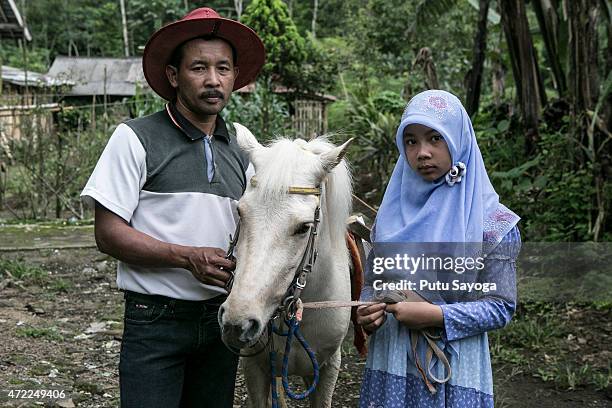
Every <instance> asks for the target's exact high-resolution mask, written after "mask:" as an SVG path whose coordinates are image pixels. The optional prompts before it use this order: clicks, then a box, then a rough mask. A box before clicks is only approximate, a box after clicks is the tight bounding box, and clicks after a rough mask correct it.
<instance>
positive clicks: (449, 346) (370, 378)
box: [359, 226, 521, 408]
mask: <svg viewBox="0 0 612 408" xmlns="http://www.w3.org/2000/svg"><path fill="white" fill-rule="evenodd" d="M486 239H487V237H485V240H486ZM520 247H521V238H520V234H519V230H518V228H517V227H516V226H514V227H513V228H512V229H511V230H510V232H508V233H507V234H506V235H505V236H504V238H503V239H502V241H501V242H500V244H499V245H497V246H496V247H495V249H493V251H492V252H490V253H489V255H488V256H487V258H486V262H485V269H484V271H485V272H484V274H483V276H482V281H483V282H487V281H488V278H487V276H489V277H491V278H492V277H493V276H495V278H492V280H494V281H495V282H497V283H498V285H499V286H501V288H500V289H499V290H498V291H496V292H495V293H496V295H495V296H488V297H486V296H485V297H483V298H480V299H478V300H476V301H470V302H459V303H450V304H441V305H440V306H441V308H442V311H443V314H444V329H443V330H441V335H442V339H441V340H439V341H437V344H438V346H439V347H440V349H442V350H444V353H445V355H446V356H447V358H448V360H449V363H450V366H451V369H452V375H451V377H450V380H449V381H448V382H446V383H444V384H436V383H433V384H434V385H435V387H436V393H435V394H431V393H430V392H429V390H428V389H427V387H426V385H425V383H424V381H423V379H422V377H421V376H420V374H419V373H418V371H417V369H416V365H415V362H414V356H413V353H412V349H411V337H410V336H411V332H410V330H409V329H408V328H407V327H406V326H404V325H402V324H401V323H399V322H398V321H397V320H396V319H395V318H394V317H393V315H392V314H387V320H386V322H385V323H384V324H383V326H382V327H380V328H379V329H378V330H377V331H376V332H375V333H374V334H373V335H372V336H370V340H369V346H368V348H369V350H368V358H367V362H366V369H365V373H364V378H363V383H362V386H361V398H360V401H359V407H360V408H407V407H410V408H451V407H454V408H485V407H486V408H493V378H492V373H491V359H490V354H489V344H488V337H487V332H488V331H490V330H495V329H499V328H501V327H504V326H505V325H506V324H508V322H509V321H510V319H511V318H512V315H513V313H514V310H515V307H516V273H515V261H516V258H517V256H518V254H519V251H520ZM367 283H368V282H366V285H367ZM372 295H373V291H372V288H371V286H370V287H368V286H366V287H365V288H364V291H363V293H362V296H361V297H362V299H370V298H371V297H372ZM426 350H427V346H426V343H425V341H424V340H423V339H422V338H421V339H420V341H419V343H418V347H417V353H418V355H419V361H420V362H421V365H423V364H424V362H425V361H426V360H425V353H426ZM430 370H431V373H432V374H434V375H435V376H436V377H437V378H444V377H445V376H446V373H445V370H444V366H443V365H442V363H441V362H440V361H438V360H437V359H436V358H435V357H434V358H433V359H432V360H431V363H430Z"/></svg>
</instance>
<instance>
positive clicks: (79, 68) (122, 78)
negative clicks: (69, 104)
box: [46, 56, 150, 102]
mask: <svg viewBox="0 0 612 408" xmlns="http://www.w3.org/2000/svg"><path fill="white" fill-rule="evenodd" d="M46 76H47V77H49V78H53V79H54V80H55V81H69V82H70V83H72V86H70V87H69V88H67V89H66V90H64V92H63V95H64V96H65V97H68V99H79V98H82V99H87V100H91V99H92V97H93V98H95V97H101V98H103V97H106V98H107V101H109V102H112V101H116V100H120V99H123V98H125V97H131V96H134V95H136V93H137V92H143V91H144V92H150V88H149V87H148V85H147V82H146V81H145V78H144V73H143V72H142V58H140V57H133V58H104V57H65V56H58V57H57V58H55V60H54V61H53V64H51V67H50V68H49V72H47V75H46ZM139 88H140V89H141V91H139V90H138V89H139Z"/></svg>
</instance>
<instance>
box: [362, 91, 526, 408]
mask: <svg viewBox="0 0 612 408" xmlns="http://www.w3.org/2000/svg"><path fill="white" fill-rule="evenodd" d="M396 144H397V148H398V150H399V152H400V157H399V159H398V161H397V164H396V166H395V169H394V170H393V174H392V176H391V180H390V181H389V184H388V186H387V190H386V192H385V195H384V197H383V201H382V204H381V206H380V210H379V212H378V216H377V218H376V223H375V227H374V230H373V232H372V235H373V242H374V244H375V246H374V252H376V248H377V245H378V247H379V248H380V247H383V248H385V245H387V247H386V248H387V249H388V248H389V245H391V244H392V243H393V244H395V245H396V246H397V245H398V243H403V245H409V244H413V245H414V244H416V245H421V243H436V244H437V245H441V244H440V243H455V246H452V245H451V246H452V249H451V252H453V253H454V254H455V255H456V254H457V253H462V254H470V255H473V254H481V255H482V256H481V258H480V260H481V261H482V262H483V265H484V268H483V269H482V270H481V271H480V272H479V274H478V276H477V277H474V276H475V275H469V274H461V275H460V274H459V273H458V272H457V269H454V270H453V271H451V272H450V273H447V274H446V276H443V275H437V279H438V280H440V277H441V276H442V283H445V282H446V283H448V282H450V281H451V280H454V279H455V277H461V278H463V279H464V281H469V282H472V283H473V282H478V283H480V284H484V283H487V284H488V285H487V287H493V289H494V290H490V291H487V290H481V292H479V293H476V294H475V292H473V291H467V290H463V291H462V290H449V288H448V286H447V287H444V286H442V289H440V288H436V289H432V288H431V287H429V290H418V289H419V286H418V285H417V286H416V290H414V291H404V292H402V293H401V295H402V299H399V300H408V299H407V298H406V297H408V298H409V299H410V300H411V301H400V302H398V303H390V302H389V300H391V301H397V300H398V299H393V296H392V297H391V299H389V297H388V296H387V298H386V299H385V300H384V301H386V302H387V303H379V304H375V305H371V306H362V307H360V308H359V309H358V311H357V314H358V323H359V324H361V325H362V326H363V327H364V328H365V330H366V331H368V332H370V333H372V335H371V337H370V343H369V349H370V350H369V354H368V359H367V363H366V369H365V373H364V380H363V384H362V388H361V399H360V407H362V408H394V407H402V408H404V407H411V408H412V407H418V408H434V407H435V408H443V407H458V408H463V407H466V408H467V407H469V408H480V407H491V408H492V407H493V381H492V374H491V362H490V355H489V345H488V339H487V331H489V330H494V329H498V328H501V327H503V326H505V325H506V324H507V323H508V322H509V321H510V319H511V317H512V315H513V313H514V309H515V304H516V303H515V299H516V279H515V260H516V257H517V255H518V252H519V250H520V245H521V241H520V235H519V231H518V228H517V226H516V224H517V223H518V221H519V217H518V216H517V215H516V214H514V213H513V212H512V211H510V210H509V209H508V208H506V207H505V206H504V205H502V204H501V203H500V202H499V197H498V195H497V194H496V193H495V190H494V189H493V186H492V185H491V182H490V181H489V177H488V176H487V172H486V170H485V166H484V162H483V159H482V155H481V153H480V150H479V148H478V144H477V143H476V137H475V135H474V129H473V128H472V123H471V121H470V118H469V116H468V114H467V112H466V111H465V109H464V108H463V106H462V105H461V102H460V101H459V99H458V98H457V97H455V96H454V95H452V94H450V93H448V92H445V91H439V90H430V91H425V92H422V93H420V94H418V95H416V96H415V97H414V98H413V99H412V100H411V101H410V103H409V104H408V106H407V107H406V110H405V111H404V114H403V115H402V119H401V123H400V125H399V128H398V130H397V134H396ZM456 243H461V244H462V245H463V246H462V247H459V248H457V246H456ZM423 245H424V244H423ZM395 252H397V251H395ZM419 255H420V254H419ZM476 262H478V261H476ZM370 264H371V263H370ZM456 265H459V263H457V264H456ZM426 272H427V271H426ZM455 272H457V273H455ZM438 273H439V272H438ZM384 274H387V275H390V276H387V277H386V279H387V280H399V278H400V277H402V276H401V275H402V274H403V277H404V278H407V279H409V278H411V277H412V276H409V274H408V273H407V271H406V269H405V268H404V269H399V268H396V269H395V270H393V271H385V272H384ZM384 274H382V275H381V274H380V271H377V272H376V273H373V272H372V268H371V267H369V268H368V270H367V271H366V286H365V287H364V290H363V291H362V299H364V300H371V299H377V297H376V293H375V291H374V289H373V287H372V285H373V283H374V281H375V280H376V279H380V278H381V277H382V276H383V275H384ZM413 276H414V275H413ZM421 276H423V275H421ZM468 276H471V277H469V278H468ZM444 279H446V281H445V280H444ZM470 279H471V280H470ZM462 282H463V281H462ZM483 287H484V285H481V286H480V288H481V289H482V288H483ZM462 288H463V289H465V286H462ZM411 289H413V288H411ZM477 289H478V286H477ZM415 292H416V293H418V295H417V294H415ZM476 292H477V291H476ZM379 295H380V294H379ZM396 295H397V293H396ZM395 297H397V296H395ZM415 298H416V300H417V301H415ZM378 299H381V298H380V296H379V297H378Z"/></svg>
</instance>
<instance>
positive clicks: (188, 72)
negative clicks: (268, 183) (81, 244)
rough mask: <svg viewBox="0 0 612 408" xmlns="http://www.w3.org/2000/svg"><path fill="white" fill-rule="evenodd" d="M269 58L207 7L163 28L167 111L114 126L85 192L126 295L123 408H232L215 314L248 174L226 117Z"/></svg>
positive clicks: (154, 41)
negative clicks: (223, 115)
mask: <svg viewBox="0 0 612 408" xmlns="http://www.w3.org/2000/svg"><path fill="white" fill-rule="evenodd" d="M264 60H265V52H264V48H263V44H262V42H261V40H260V39H259V37H258V36H257V34H255V32H253V31H252V30H251V29H250V28H248V27H246V26H244V25H242V24H240V23H238V22H236V21H233V20H228V19H224V18H221V17H219V15H218V14H217V13H216V12H215V11H214V10H212V9H210V8H200V9H196V10H194V11H192V12H191V13H189V14H188V15H186V16H185V17H184V18H183V19H181V20H179V21H177V22H174V23H172V24H169V25H167V26H165V27H163V28H161V29H160V30H158V31H157V32H156V33H154V34H153V35H152V36H151V38H150V39H149V42H148V43H147V46H146V47H145V51H144V55H143V69H144V74H145V77H146V79H147V82H148V83H149V85H150V86H151V88H152V89H153V90H154V91H155V92H157V93H158V94H159V95H161V96H162V97H163V98H165V99H166V100H168V101H169V103H168V104H167V105H166V107H165V109H164V110H162V111H160V112H157V113H155V114H153V115H150V116H147V117H143V118H139V119H134V120H130V121H127V122H125V123H123V124H120V125H119V126H118V127H117V129H116V130H115V132H114V133H113V135H112V137H111V138H110V140H109V142H108V145H107V146H106V148H105V150H104V152H103V153H102V156H101V157H100V160H99V161H98V164H97V165H96V168H95V169H94V172H93V174H92V175H91V177H90V179H89V181H88V183H87V185H86V187H85V189H84V190H83V192H82V196H83V197H84V198H86V199H87V200H89V201H95V236H96V242H97V244H98V247H99V249H100V250H101V251H102V252H105V253H108V254H110V255H112V256H113V257H115V258H117V259H118V260H119V263H118V268H117V269H118V270H117V284H118V286H119V288H120V289H122V290H124V291H125V301H126V303H125V329H124V334H123V343H122V347H121V358H120V363H119V374H120V384H121V406H122V407H147V408H151V407H163V408H170V407H196V406H197V407H204V406H206V407H231V406H232V402H233V393H234V381H235V375H236V368H237V357H236V356H234V355H233V354H232V353H231V352H229V351H228V350H227V349H226V348H225V347H224V345H223V343H222V342H221V340H220V330H219V326H218V323H217V311H218V308H219V305H220V304H221V303H223V301H224V300H225V296H226V295H227V292H226V290H225V289H224V286H225V284H226V283H227V281H228V279H229V273H228V271H231V270H233V268H234V262H233V261H231V260H227V259H225V250H224V249H223V248H227V246H228V243H229V242H228V241H229V235H230V234H231V233H233V232H234V229H235V226H236V222H237V218H238V216H237V211H236V206H237V200H238V199H239V198H240V196H241V195H242V193H243V192H244V189H245V188H246V182H247V177H248V176H247V172H249V173H250V172H252V170H251V169H252V167H251V168H249V164H248V158H247V156H246V154H244V153H243V152H241V151H240V149H239V147H238V144H237V143H236V138H235V132H234V129H233V126H231V125H230V124H226V123H225V122H224V120H223V119H222V118H221V116H219V112H220V111H221V110H223V108H224V107H225V105H226V104H227V102H228V100H229V98H230V94H231V92H232V91H233V90H235V89H238V88H241V87H243V86H245V85H247V84H248V83H250V82H251V81H253V80H254V78H255V77H256V76H257V73H258V72H259V70H260V69H261V67H262V65H263V63H264ZM247 169H248V170H247Z"/></svg>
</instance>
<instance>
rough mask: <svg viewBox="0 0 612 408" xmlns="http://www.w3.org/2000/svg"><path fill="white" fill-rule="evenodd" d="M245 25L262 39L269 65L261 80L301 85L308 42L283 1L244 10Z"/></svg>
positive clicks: (268, 0) (261, 0) (260, 0)
mask: <svg viewBox="0 0 612 408" xmlns="http://www.w3.org/2000/svg"><path fill="white" fill-rule="evenodd" d="M242 22H243V23H244V24H246V25H247V26H249V27H251V28H252V29H253V30H254V31H255V32H256V33H257V34H258V35H259V36H260V37H261V39H262V41H263V43H264V46H265V49H266V64H265V66H264V68H263V70H262V76H263V77H264V78H265V77H268V78H270V77H272V78H274V79H280V80H281V81H283V83H284V84H287V85H289V86H296V85H298V84H299V78H300V68H301V65H302V63H303V62H304V61H306V57H307V49H306V42H305V40H304V38H303V37H302V36H301V35H300V34H299V32H298V30H297V27H296V26H295V24H294V23H293V21H292V20H291V18H290V17H289V13H288V11H287V6H286V5H285V3H283V2H282V1H281V0H254V1H253V2H252V3H251V4H250V5H249V6H248V7H247V9H246V10H245V12H244V15H243V17H242Z"/></svg>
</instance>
